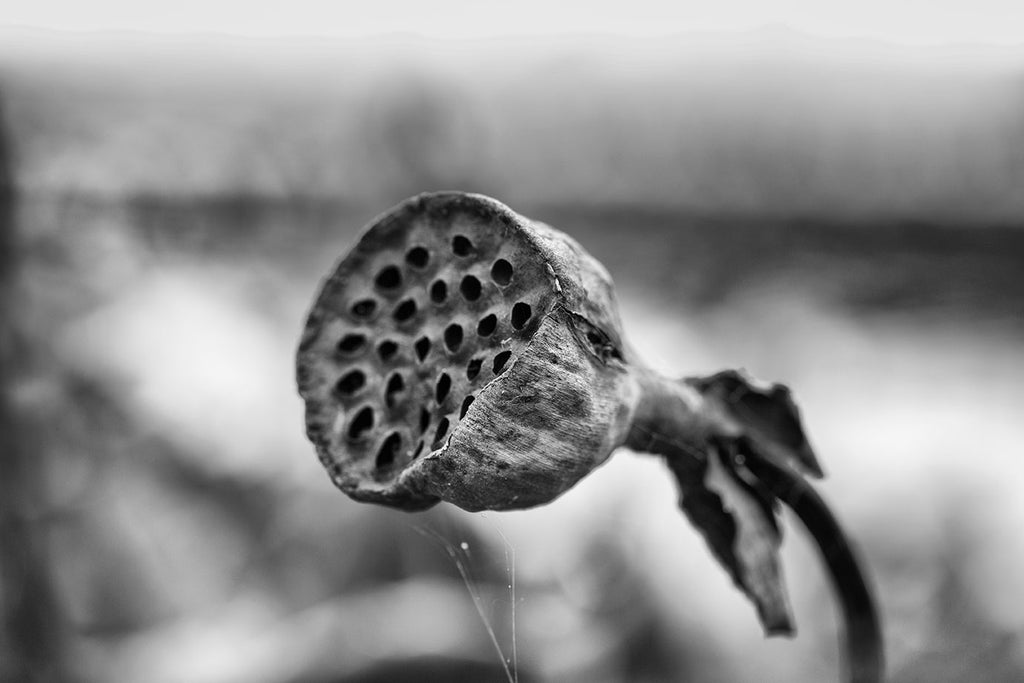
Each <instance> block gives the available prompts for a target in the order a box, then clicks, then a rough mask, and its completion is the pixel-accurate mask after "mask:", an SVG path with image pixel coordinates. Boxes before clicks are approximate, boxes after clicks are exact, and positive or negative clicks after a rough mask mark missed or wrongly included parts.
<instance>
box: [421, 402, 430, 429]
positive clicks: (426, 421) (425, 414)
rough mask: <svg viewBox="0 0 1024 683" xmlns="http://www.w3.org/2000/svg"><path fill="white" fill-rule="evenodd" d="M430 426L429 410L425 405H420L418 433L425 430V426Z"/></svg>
mask: <svg viewBox="0 0 1024 683" xmlns="http://www.w3.org/2000/svg"><path fill="white" fill-rule="evenodd" d="M429 426H430V411H429V410H427V409H426V407H423V406H421V407H420V434H422V433H424V432H425V431H427V427H429Z"/></svg>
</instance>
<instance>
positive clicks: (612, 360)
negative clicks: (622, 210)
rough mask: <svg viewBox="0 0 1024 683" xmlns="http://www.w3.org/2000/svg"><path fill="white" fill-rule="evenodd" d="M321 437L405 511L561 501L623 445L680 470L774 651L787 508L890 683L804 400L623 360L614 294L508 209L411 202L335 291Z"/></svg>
mask: <svg viewBox="0 0 1024 683" xmlns="http://www.w3.org/2000/svg"><path fill="white" fill-rule="evenodd" d="M297 379H298V385H299V393H300V395H301V396H302V398H303V399H304V400H305V403H306V432H307V435H308V436H309V438H310V440H311V441H312V442H313V444H314V445H315V446H316V450H317V453H318V454H319V457H320V460H321V462H322V463H323V465H324V467H325V468H326V469H327V471H328V473H329V474H330V477H331V479H332V480H333V481H334V483H335V484H336V485H337V486H338V487H339V488H341V490H342V491H344V492H345V493H347V494H348V495H349V496H351V497H352V498H354V499H356V500H360V501H367V502H373V503H380V504H384V505H389V506H393V507H398V508H402V509H406V510H420V509H423V508H427V507H429V506H431V505H434V504H435V503H437V502H439V501H447V502H450V503H454V504H455V505H458V506H459V507H462V508H465V509H467V510H484V509H487V510H507V509H517V508H526V507H531V506H535V505H541V504H544V503H547V502H549V501H551V500H553V499H554V498H556V497H557V496H559V495H560V494H562V493H564V492H565V491H566V490H568V489H569V488H570V487H572V486H573V485H574V484H576V482H577V481H579V480H580V479H581V478H582V477H584V476H585V475H586V474H588V473H589V472H591V471H593V469H594V468H595V467H597V466H599V465H600V464H601V463H603V462H604V461H605V460H607V458H608V457H609V456H610V455H611V453H612V452H613V451H614V450H615V449H616V448H618V447H619V446H628V447H629V448H632V449H633V450H636V451H640V452H649V453H653V454H657V455H660V456H662V457H664V458H665V460H666V463H667V464H668V466H669V469H670V470H671V472H672V473H673V474H674V475H675V478H676V480H677V482H678V484H679V490H680V494H681V497H680V506H681V507H682V509H683V511H684V512H685V513H686V515H687V517H688V518H689V520H690V521H691V522H692V523H693V524H694V525H695V526H696V527H697V528H698V530H699V531H700V532H701V533H702V534H703V535H704V537H705V540H706V541H707V543H708V546H709V547H710V549H711V551H712V552H713V554H714V555H715V557H716V558H717V559H718V560H719V561H720V562H721V563H722V565H723V566H724V567H725V568H726V570H727V571H728V572H729V574H730V575H731V576H732V578H733V581H734V582H735V583H736V585H737V586H738V587H739V588H740V589H741V590H742V591H743V592H744V593H745V594H746V595H747V596H748V597H749V598H750V599H751V601H752V602H753V603H754V605H755V607H756V608H757V611H758V615H759V617H760V619H761V622H762V624H763V626H764V628H765V630H766V632H767V633H769V634H778V633H781V634H787V633H792V631H793V624H792V615H791V612H790V609H789V604H788V600H787V597H786V592H785V589H784V585H783V583H782V579H781V570H780V568H779V566H778V548H779V544H780V543H781V535H780V534H779V530H778V520H777V517H776V510H777V502H779V501H781V502H784V503H786V504H787V505H789V506H790V507H791V508H792V509H793V510H794V512H795V513H796V514H797V516H798V517H799V518H800V519H801V521H803V522H804V524H805V526H806V527H807V529H808V530H809V531H810V532H811V534H812V536H813V537H814V539H815V541H816V542H817V544H818V546H819V548H820V549H821V551H822V555H823V557H824V559H825V562H826V565H827V567H828V570H829V572H830V575H831V577H832V579H833V583H834V587H835V589H836V591H837V593H838V596H839V599H840V603H841V605H842V608H843V614H844V618H845V621H846V629H847V643H848V655H847V662H848V667H849V674H850V675H849V680H851V681H858V682H860V681H863V682H865V683H868V682H874V681H879V680H881V678H882V673H883V669H884V667H883V657H882V646H881V631H880V627H879V623H878V617H877V611H876V609H875V607H874V602H873V599H872V596H871V592H870V591H869V589H868V586H867V584H866V582H865V580H864V577H863V573H862V571H861V569H860V567H859V564H858V561H857V559H856V556H855V554H854V552H853V550H852V549H851V547H850V544H849V542H848V541H847V539H846V538H845V535H844V534H843V533H842V530H841V528H840V527H839V525H838V524H837V523H836V521H835V519H834V518H833V517H832V515H831V513H830V511H829V510H828V508H827V507H826V506H825V504H824V502H823V501H822V500H821V499H820V498H819V497H818V496H817V494H816V493H815V492H814V490H813V488H811V487H810V485H809V484H808V483H807V482H806V481H805V480H804V478H803V475H809V476H815V477H820V476H822V471H821V468H820V467H819V465H818V463H817V460H816V458H815V455H814V452H813V451H812V449H811V447H810V445H809V444H808V442H807V439H806V437H805V435H804V431H803V427H802V423H801V420H800V415H799V411H798V409H797V407H796V404H795V403H794V402H793V400H792V398H791V396H790V392H789V390H788V389H787V388H786V387H784V386H782V385H779V384H769V383H763V382H757V381H755V380H753V379H752V378H750V377H749V376H747V375H745V374H744V373H741V372H736V371H724V372H719V373H716V374H713V375H709V376H706V377H694V378H687V379H683V380H672V379H668V378H664V377H661V376H660V375H658V374H657V373H655V372H652V371H651V370H650V369H648V368H647V367H646V366H644V365H643V363H642V362H640V360H639V359H638V358H637V357H636V354H635V353H634V352H633V351H632V350H631V349H630V348H629V346H628V345H626V344H625V343H624V340H623V332H622V326H621V323H620V321H619V314H618V309H617V306H616V302H615V294H614V291H613V287H612V282H611V278H610V277H609V276H608V273H607V272H606V271H605V269H604V268H603V267H602V266H601V264H600V263H598V262H597V261H596V260H595V259H594V258H593V257H591V256H590V255H589V254H587V253H586V252H585V251H584V250H583V248H582V247H580V246H579V245H578V244H577V243H576V242H575V241H573V240H572V239H570V238H569V237H568V236H566V235H564V234H562V233H561V232H558V231H557V230H555V229H553V228H551V227H549V226H547V225H544V224H542V223H538V222H535V221H531V220H529V219H527V218H524V217H522V216H520V215H518V214H516V213H515V212H513V211H512V210H511V209H509V208H508V207H506V206H504V205H503V204H501V203H499V202H497V201H495V200H493V199H490V198H487V197H483V196H480V195H472V194H464V193H458V192H448V193H437V194H425V195H421V196H418V197H414V198H412V199H409V200H407V201H405V202H404V203H402V204H400V205H399V206H397V207H395V208H394V209H392V210H391V211H389V212H387V213H385V214H383V215H382V216H380V217H378V218H377V219H375V220H374V221H373V222H372V223H371V224H370V226H369V227H368V228H367V230H366V232H365V233H364V234H363V235H362V237H361V238H360V239H359V241H358V243H357V244H356V245H355V247H354V248H353V249H352V251H351V252H350V253H349V254H348V255H346V256H345V257H344V258H343V259H342V260H341V262H340V263H339V264H338V265H337V267H336V268H335V270H334V272H333V273H332V274H331V275H330V276H329V277H328V278H327V280H326V281H325V282H324V284H323V286H322V288H321V290H320V292H319V294H318V295H317V297H316V299H315V302H314V304H313V307H312V309H311V311H310V313H309V317H308V319H307V322H306V326H305V328H304V330H303V333H302V339H301V342H300V345H299V350H298V356H297Z"/></svg>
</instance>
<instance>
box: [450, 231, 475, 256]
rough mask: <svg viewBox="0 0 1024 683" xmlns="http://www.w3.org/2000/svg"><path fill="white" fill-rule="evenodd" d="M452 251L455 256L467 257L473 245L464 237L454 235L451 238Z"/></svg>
mask: <svg viewBox="0 0 1024 683" xmlns="http://www.w3.org/2000/svg"><path fill="white" fill-rule="evenodd" d="M452 251H453V252H455V255H456V256H469V255H470V254H472V253H473V243H472V242H470V241H469V238H468V237H466V236H465V235H456V236H455V237H453V238H452Z"/></svg>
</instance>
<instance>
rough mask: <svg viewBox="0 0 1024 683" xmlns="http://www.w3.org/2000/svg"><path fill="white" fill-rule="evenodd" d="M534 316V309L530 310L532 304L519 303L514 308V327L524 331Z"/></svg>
mask: <svg viewBox="0 0 1024 683" xmlns="http://www.w3.org/2000/svg"><path fill="white" fill-rule="evenodd" d="M532 315H533V309H532V308H530V304H528V303H525V302H522V301H520V302H518V303H517V304H516V305H515V306H513V307H512V327H514V328H516V329H517V330H521V329H523V327H525V326H526V323H528V322H530V316H532Z"/></svg>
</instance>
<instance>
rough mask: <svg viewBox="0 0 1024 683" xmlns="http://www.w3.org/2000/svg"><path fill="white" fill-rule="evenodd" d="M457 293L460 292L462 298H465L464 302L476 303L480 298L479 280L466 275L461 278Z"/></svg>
mask: <svg viewBox="0 0 1024 683" xmlns="http://www.w3.org/2000/svg"><path fill="white" fill-rule="evenodd" d="M459 291H460V292H462V296H464V297H466V301H476V300H477V299H479V298H480V291H481V286H480V280H478V279H476V277H474V276H473V275H467V276H466V277H464V278H462V282H461V283H460V284H459Z"/></svg>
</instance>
